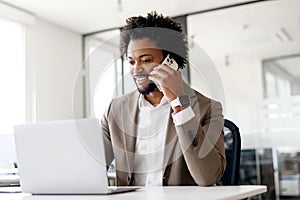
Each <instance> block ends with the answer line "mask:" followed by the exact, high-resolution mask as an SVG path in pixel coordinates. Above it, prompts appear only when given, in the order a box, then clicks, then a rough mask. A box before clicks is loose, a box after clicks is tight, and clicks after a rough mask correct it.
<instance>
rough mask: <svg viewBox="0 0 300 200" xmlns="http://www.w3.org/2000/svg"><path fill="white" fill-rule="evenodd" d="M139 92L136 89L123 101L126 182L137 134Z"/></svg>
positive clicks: (130, 172) (130, 168)
mask: <svg viewBox="0 0 300 200" xmlns="http://www.w3.org/2000/svg"><path fill="white" fill-rule="evenodd" d="M138 99H139V93H138V92H137V91H136V92H134V93H133V94H132V95H130V96H128V99H127V101H124V102H123V113H122V122H123V124H122V126H123V128H124V129H123V136H124V140H123V141H124V150H125V156H126V160H127V169H128V182H130V180H131V176H132V172H133V161H134V154H135V146H136V135H137V116H138V115H137V114H138Z"/></svg>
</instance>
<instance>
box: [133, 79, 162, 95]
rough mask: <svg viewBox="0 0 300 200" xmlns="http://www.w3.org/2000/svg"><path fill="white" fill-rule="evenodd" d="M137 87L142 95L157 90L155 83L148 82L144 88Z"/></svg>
mask: <svg viewBox="0 0 300 200" xmlns="http://www.w3.org/2000/svg"><path fill="white" fill-rule="evenodd" d="M137 89H138V91H139V92H140V93H141V94H142V95H144V96H146V95H148V94H150V92H153V91H155V90H157V86H156V85H155V83H153V82H150V83H149V84H148V86H147V87H146V88H144V89H142V88H139V87H138V88H137Z"/></svg>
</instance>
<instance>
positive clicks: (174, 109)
mask: <svg viewBox="0 0 300 200" xmlns="http://www.w3.org/2000/svg"><path fill="white" fill-rule="evenodd" d="M172 109H173V113H174V114H176V113H179V112H180V111H182V107H181V106H176V107H174V108H172Z"/></svg>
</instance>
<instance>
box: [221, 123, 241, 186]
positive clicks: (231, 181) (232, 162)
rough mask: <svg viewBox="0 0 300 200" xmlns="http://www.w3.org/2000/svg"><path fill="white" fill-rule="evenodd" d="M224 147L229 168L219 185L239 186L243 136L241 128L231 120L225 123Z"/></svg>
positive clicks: (227, 167)
mask: <svg viewBox="0 0 300 200" xmlns="http://www.w3.org/2000/svg"><path fill="white" fill-rule="evenodd" d="M224 147H225V154H226V161H227V166H226V169H225V172H224V175H223V177H222V178H221V180H220V181H219V182H218V183H217V185H238V180H239V169H240V154H241V136H240V132H239V128H238V127H237V126H236V125H235V124H234V123H233V122H231V121H230V120H227V119H225V121H224Z"/></svg>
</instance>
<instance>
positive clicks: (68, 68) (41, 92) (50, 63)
mask: <svg viewBox="0 0 300 200" xmlns="http://www.w3.org/2000/svg"><path fill="white" fill-rule="evenodd" d="M26 33H27V41H28V42H27V55H26V57H27V58H28V60H27V66H28V78H29V80H28V85H29V90H30V94H29V95H31V96H30V97H28V100H29V101H30V105H31V106H29V107H31V108H30V109H29V110H30V111H32V113H31V118H32V121H34V120H36V121H48V120H60V119H69V118H73V105H72V102H73V89H74V84H75V82H76V79H77V77H78V74H79V70H80V68H81V64H82V42H81V41H82V40H81V35H79V34H77V33H74V32H71V31H69V30H66V29H64V28H62V27H58V26H56V25H53V24H51V23H48V22H46V21H44V20H42V19H39V18H37V19H36V21H35V23H34V25H33V26H31V27H28V29H27V32H26ZM77 98H81V97H80V95H79V96H77ZM80 110H81V111H82V108H80ZM34 118H35V119H34ZM29 121H31V120H29Z"/></svg>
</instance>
